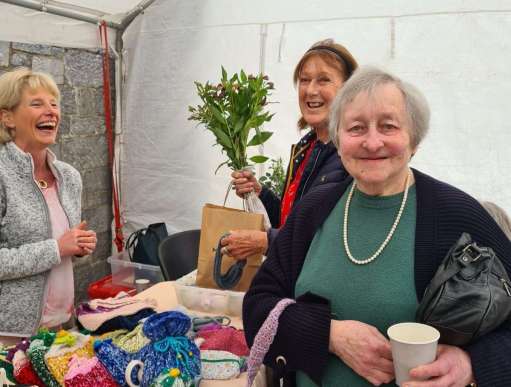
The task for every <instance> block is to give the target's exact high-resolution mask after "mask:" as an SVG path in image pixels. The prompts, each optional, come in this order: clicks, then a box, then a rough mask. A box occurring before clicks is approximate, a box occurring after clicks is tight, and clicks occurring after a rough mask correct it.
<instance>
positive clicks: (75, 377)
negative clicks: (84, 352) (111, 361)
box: [64, 355, 117, 387]
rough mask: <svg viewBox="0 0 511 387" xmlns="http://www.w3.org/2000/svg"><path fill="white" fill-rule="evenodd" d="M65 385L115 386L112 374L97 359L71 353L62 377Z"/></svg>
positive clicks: (68, 386)
mask: <svg viewBox="0 0 511 387" xmlns="http://www.w3.org/2000/svg"><path fill="white" fill-rule="evenodd" d="M64 386H65V387H97V386H100V387H117V383H116V382H115V380H114V379H113V378H112V375H110V374H109V373H108V371H107V370H106V369H105V367H103V365H102V364H101V363H100V362H99V361H98V358H97V357H93V358H92V359H88V358H84V357H79V356H76V355H73V357H72V358H71V360H70V361H69V370H68V371H67V373H66V375H65V377H64Z"/></svg>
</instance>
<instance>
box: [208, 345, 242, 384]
mask: <svg viewBox="0 0 511 387" xmlns="http://www.w3.org/2000/svg"><path fill="white" fill-rule="evenodd" d="M200 357H201V365H202V371H201V376H202V378H203V379H214V380H226V379H233V378H237V377H238V376H239V375H240V373H241V369H242V367H243V365H244V364H245V359H243V358H242V357H239V356H236V355H235V354H233V353H231V352H227V351H210V350H205V351H200Z"/></svg>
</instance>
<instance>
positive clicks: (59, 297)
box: [41, 183, 75, 328]
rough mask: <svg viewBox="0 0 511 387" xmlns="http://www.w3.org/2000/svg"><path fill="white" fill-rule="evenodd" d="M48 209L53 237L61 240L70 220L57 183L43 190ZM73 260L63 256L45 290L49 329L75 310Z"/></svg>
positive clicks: (45, 316)
mask: <svg viewBox="0 0 511 387" xmlns="http://www.w3.org/2000/svg"><path fill="white" fill-rule="evenodd" d="M41 191H42V193H43V195H44V199H45V200H46V203H47V204H48V209H49V211H50V222H51V228H52V231H53V235H52V237H53V238H54V239H56V240H58V239H59V238H60V237H61V236H62V234H64V233H65V232H66V231H67V230H69V221H68V219H67V216H66V214H65V212H64V209H63V208H62V205H61V204H60V200H59V197H58V194H57V184H56V183H55V184H53V185H52V186H51V187H48V188H46V189H42V190H41ZM74 292H75V289H74V278H73V261H72V259H71V257H60V263H59V264H58V265H55V266H53V268H52V269H51V271H50V275H49V277H48V282H47V283H46V289H45V300H46V302H45V305H44V309H43V316H42V319H41V325H42V326H44V327H47V328H51V327H55V326H58V325H60V324H62V323H65V322H66V321H68V320H69V319H70V318H71V315H72V313H73V307H74V297H75V294H74Z"/></svg>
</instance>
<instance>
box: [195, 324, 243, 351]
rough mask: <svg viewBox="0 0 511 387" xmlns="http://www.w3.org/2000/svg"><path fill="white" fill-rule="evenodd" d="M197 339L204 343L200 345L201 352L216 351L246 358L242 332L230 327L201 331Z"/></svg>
mask: <svg viewBox="0 0 511 387" xmlns="http://www.w3.org/2000/svg"><path fill="white" fill-rule="evenodd" d="M197 337H201V338H203V339H204V340H205V341H204V342H203V343H202V344H201V345H200V349H201V351H203V350H217V351H227V352H230V353H234V354H235V355H238V356H248V353H249V350H248V346H247V342H246V341H245V334H244V333H243V331H242V330H238V329H235V328H232V327H218V329H203V330H200V331H199V332H198V333H197Z"/></svg>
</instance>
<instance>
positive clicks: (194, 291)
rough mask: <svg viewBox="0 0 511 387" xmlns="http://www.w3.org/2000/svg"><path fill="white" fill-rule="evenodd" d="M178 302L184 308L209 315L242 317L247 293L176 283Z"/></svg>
mask: <svg viewBox="0 0 511 387" xmlns="http://www.w3.org/2000/svg"><path fill="white" fill-rule="evenodd" d="M174 287H175V289H176V295H177V300H178V302H179V303H180V304H181V305H183V306H184V307H186V308H188V309H192V310H197V311H201V312H207V313H218V314H226V315H229V316H235V317H238V316H241V307H242V304H243V297H244V296H245V293H243V292H234V291H231V290H216V289H208V288H201V287H198V286H195V285H187V284H181V283H179V282H175V283H174Z"/></svg>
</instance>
